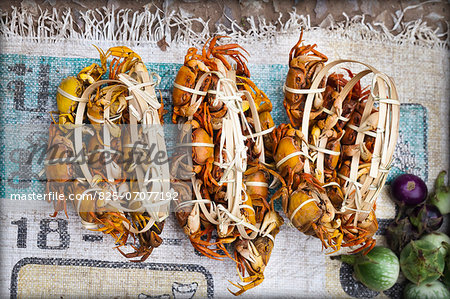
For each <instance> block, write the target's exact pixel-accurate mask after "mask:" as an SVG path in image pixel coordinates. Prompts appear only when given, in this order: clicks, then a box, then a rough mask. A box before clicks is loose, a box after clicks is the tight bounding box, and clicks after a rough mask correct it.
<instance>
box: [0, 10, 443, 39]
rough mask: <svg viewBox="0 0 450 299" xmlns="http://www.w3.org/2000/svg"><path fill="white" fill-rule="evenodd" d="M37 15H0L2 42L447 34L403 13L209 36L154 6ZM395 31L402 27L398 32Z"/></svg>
mask: <svg viewBox="0 0 450 299" xmlns="http://www.w3.org/2000/svg"><path fill="white" fill-rule="evenodd" d="M409 8H410V7H408V8H406V9H409ZM406 9H405V10H406ZM405 10H404V11H405ZM39 11H40V12H39V14H38V16H35V15H33V14H32V13H30V12H29V11H26V10H22V9H21V8H17V7H13V8H12V10H11V12H10V13H9V14H8V13H7V12H3V11H0V15H1V20H0V36H1V38H2V39H3V40H4V41H7V42H8V41H17V40H23V41H25V40H26V41H32V42H37V43H39V42H44V41H45V42H55V43H56V42H61V41H76V42H77V43H89V44H91V43H92V42H102V41H105V42H122V43H127V44H130V45H132V46H134V45H140V44H149V43H150V44H155V46H156V43H157V42H158V41H159V40H161V39H163V38H164V39H165V40H166V42H167V43H168V45H169V46H171V45H172V44H178V43H186V44H190V45H194V46H195V45H201V44H203V43H204V41H205V40H206V39H207V38H209V37H210V36H211V35H214V34H226V35H228V36H230V37H231V38H232V40H233V41H242V40H245V41H246V42H248V43H252V42H262V41H263V42H265V43H276V41H277V39H278V38H279V37H280V36H283V35H289V34H298V32H299V31H300V29H305V30H306V31H308V30H317V29H320V28H321V29H326V30H327V31H329V32H330V34H331V35H334V36H337V37H343V38H348V39H350V40H356V41H361V40H370V41H380V42H385V43H393V44H414V45H419V46H424V47H427V48H435V47H438V48H448V46H449V32H448V30H447V32H445V33H441V34H439V33H437V31H438V29H432V28H431V27H429V26H428V25H427V24H426V22H423V21H422V20H420V19H419V20H416V21H411V22H403V21H402V17H403V12H404V11H403V12H402V13H401V14H400V16H399V17H398V18H397V19H394V22H395V25H394V28H393V29H394V30H390V29H388V28H387V27H386V26H385V25H384V24H382V23H372V24H369V23H366V22H365V20H364V16H354V17H352V18H350V17H348V16H347V15H346V14H345V13H344V16H345V17H346V20H345V21H343V22H335V21H334V20H333V18H332V16H331V15H329V16H328V17H327V18H326V19H325V20H324V21H323V22H322V23H321V25H320V26H319V27H312V26H311V24H310V18H309V16H304V15H299V14H297V12H296V10H295V9H294V11H292V12H291V13H290V14H289V15H290V17H289V20H288V21H286V22H282V21H281V14H280V17H279V19H278V20H277V21H276V22H275V23H271V22H269V23H268V22H267V21H266V20H265V19H264V17H257V18H254V17H253V16H252V17H249V18H247V22H248V24H249V26H250V28H249V29H247V30H246V29H244V28H243V27H242V26H239V24H238V23H237V22H236V21H235V20H231V19H230V20H229V21H230V22H231V25H230V26H229V27H226V26H225V25H223V24H220V25H218V26H217V30H216V32H215V33H211V32H210V30H209V24H208V22H209V21H205V20H203V19H202V18H192V17H191V18H186V17H183V16H182V15H180V14H179V13H176V12H171V13H169V14H166V13H165V12H164V11H162V10H161V9H159V8H157V7H156V12H154V13H152V12H151V11H150V10H149V8H148V7H145V10H144V11H132V10H130V9H120V10H117V9H108V8H105V7H103V8H101V9H94V10H87V11H85V12H79V11H71V10H70V8H68V9H64V10H57V9H55V8H54V9H53V10H52V11H51V12H49V11H48V10H42V9H41V8H39ZM448 27H449V26H448V23H447V28H448ZM399 28H403V29H402V30H398V29H399ZM394 32H397V33H394Z"/></svg>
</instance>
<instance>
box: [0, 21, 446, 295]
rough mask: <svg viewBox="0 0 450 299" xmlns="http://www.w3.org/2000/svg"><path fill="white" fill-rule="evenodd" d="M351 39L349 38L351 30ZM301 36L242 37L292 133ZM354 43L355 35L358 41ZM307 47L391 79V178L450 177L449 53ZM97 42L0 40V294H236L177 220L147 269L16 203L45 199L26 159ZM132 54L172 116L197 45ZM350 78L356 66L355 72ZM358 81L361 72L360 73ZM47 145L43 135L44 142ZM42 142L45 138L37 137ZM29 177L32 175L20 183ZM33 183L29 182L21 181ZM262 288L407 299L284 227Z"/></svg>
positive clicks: (323, 40) (372, 46) (101, 239)
mask: <svg viewBox="0 0 450 299" xmlns="http://www.w3.org/2000/svg"><path fill="white" fill-rule="evenodd" d="M348 30H350V31H351V28H350V29H348ZM298 33H299V32H298V31H297V32H286V33H285V34H283V35H280V36H279V37H277V38H276V39H273V38H272V39H270V42H269V41H267V42H265V41H264V40H259V41H255V40H251V39H245V38H244V37H240V39H239V37H237V39H238V42H239V43H241V44H242V45H243V46H244V47H245V48H246V49H247V50H248V51H249V52H250V53H251V54H252V56H251V57H250V59H249V68H250V71H251V74H252V78H253V80H254V82H255V83H256V84H257V85H258V86H259V87H260V88H261V89H262V90H263V91H265V92H266V94H267V95H268V97H269V98H270V99H271V101H272V103H273V106H274V109H273V113H272V115H273V117H274V119H275V123H276V124H280V123H284V122H287V117H286V114H285V111H284V109H283V105H282V100H283V94H282V84H283V82H284V79H285V76H286V73H287V70H288V68H287V61H288V53H289V50H290V47H292V45H294V44H295V43H296V41H297V39H298ZM356 36H357V35H356ZM304 38H305V40H306V41H307V42H308V43H317V44H318V49H319V50H320V51H321V52H322V53H325V54H326V55H327V56H328V57H329V59H330V60H333V59H338V58H352V59H356V60H360V61H364V62H367V63H369V64H372V65H373V66H374V67H376V68H377V69H379V70H381V71H383V72H385V73H386V74H388V75H389V76H391V77H393V78H394V80H395V81H396V84H397V87H398V92H399V95H400V101H401V103H402V105H401V113H400V116H401V120H400V137H399V142H398V145H397V149H396V152H395V156H394V158H395V161H394V165H393V168H392V171H391V174H390V176H389V180H391V179H392V177H394V176H396V175H398V174H399V173H402V172H409V173H414V174H417V175H419V176H421V177H422V178H423V179H425V180H426V181H427V182H428V185H429V187H431V185H432V182H433V180H434V178H435V177H436V175H437V173H438V172H439V171H440V170H442V169H449V151H448V141H449V134H448V132H449V118H448V112H449V94H450V93H449V86H448V85H447V80H448V74H449V55H448V54H449V53H448V50H447V49H445V48H443V47H427V46H424V45H414V44H412V43H410V42H403V43H398V42H393V41H383V40H381V39H373V40H368V39H367V38H364V37H361V38H358V37H356V38H355V34H353V35H348V34H347V35H346V36H343V35H342V34H336V31H330V30H325V29H315V30H310V31H308V32H306V34H305V37H304ZM91 43H92V42H91V41H83V42H74V41H70V40H59V41H56V42H55V41H48V40H40V41H39V42H36V40H30V39H27V38H23V37H20V38H8V39H4V40H2V52H1V54H0V84H1V88H0V99H1V106H0V126H1V128H2V129H1V133H0V150H1V162H0V174H1V183H0V198H2V200H1V214H0V225H1V227H2V236H1V240H2V241H1V243H0V250H1V260H2V267H1V273H0V286H1V289H0V294H1V295H2V297H3V296H12V297H30V296H31V297H35V296H40V297H44V298H50V297H61V296H63V297H80V296H86V297H94V296H95V297H101V296H108V297H109V296H118V297H130V298H169V297H174V298H190V297H191V296H195V297H199V298H201V297H213V296H215V297H223V296H227V295H229V293H228V291H227V288H228V287H231V285H230V284H229V283H228V280H231V281H234V282H237V281H238V280H239V278H238V276H237V274H236V269H235V264H234V263H233V261H231V260H224V261H215V260H211V259H208V258H206V257H203V256H201V255H199V254H198V253H196V252H195V251H194V249H193V248H192V246H191V245H190V243H189V241H188V240H187V239H186V237H185V236H184V234H183V232H182V231H181V229H180V228H178V227H177V225H176V224H175V221H174V216H173V215H172V216H171V217H170V218H169V220H168V221H167V222H168V223H167V224H166V226H165V228H164V231H163V234H162V237H163V239H164V243H163V245H162V246H160V247H159V248H157V249H156V250H155V251H154V252H153V253H152V255H151V256H150V258H149V259H148V260H147V261H146V262H145V263H131V262H129V261H127V260H126V259H125V258H123V257H122V256H121V255H120V254H119V253H118V252H117V251H116V250H114V249H113V246H114V244H113V242H112V239H111V238H110V237H108V236H104V235H102V234H101V233H98V232H92V231H88V230H85V229H83V228H82V227H81V224H80V221H79V220H78V218H77V216H76V214H75V212H74V210H73V209H71V208H70V209H69V218H66V217H65V216H64V215H63V214H59V215H58V217H56V218H51V217H50V216H49V215H50V214H51V213H52V205H51V204H49V203H47V202H44V201H34V202H30V201H14V200H10V196H11V194H14V193H20V194H29V193H32V192H35V193H43V192H44V185H43V183H42V182H40V181H39V180H38V179H37V174H38V173H39V172H40V171H41V169H42V164H39V163H38V162H37V161H36V160H37V159H32V161H30V160H29V159H27V157H28V156H29V153H30V151H31V150H32V147H33V142H35V140H37V138H39V137H40V134H43V133H42V132H45V130H43V129H42V128H46V127H48V124H49V123H50V122H51V119H50V115H49V113H48V112H49V111H52V110H56V101H55V95H56V89H57V86H58V84H59V82H60V81H61V79H63V78H65V77H67V76H69V75H75V74H77V73H78V71H79V70H80V69H81V68H82V67H84V66H86V65H89V64H91V63H92V62H96V61H98V60H96V59H93V58H94V57H97V53H96V50H95V49H93V47H92V46H91V45H90V44H91ZM95 44H97V45H99V46H101V47H102V48H103V49H105V50H106V49H107V48H108V47H109V46H116V45H127V46H130V47H132V48H133V49H134V50H136V52H138V53H139V54H140V55H141V56H142V57H143V59H144V61H145V62H146V65H147V67H148V68H149V69H150V70H151V71H155V72H157V73H158V74H159V75H160V76H161V77H162V83H161V85H160V89H161V91H162V94H163V98H164V102H165V103H166V105H167V106H168V110H169V111H171V105H170V103H171V90H172V83H173V81H174V78H175V75H176V72H177V70H178V68H179V67H180V63H181V62H182V61H183V58H184V53H185V52H186V50H187V48H188V47H189V46H190V45H189V42H188V41H186V42H184V43H181V42H180V43H172V44H171V45H170V47H169V48H168V50H167V51H166V52H163V51H161V50H160V49H159V48H158V47H157V46H156V45H155V43H151V42H148V43H142V44H140V45H136V44H127V43H125V42H123V43H120V44H119V43H117V42H114V41H107V40H106V41H105V40H103V41H98V42H95ZM349 67H350V68H352V67H353V66H352V65H349ZM356 70H357V69H356ZM44 135H45V134H44ZM41 137H43V138H46V136H41ZM24 174H26V175H24ZM24 177H27V178H32V179H31V180H28V179H27V180H24V179H23V178H24ZM386 190H387V187H385V188H384V190H383V192H382V193H381V195H380V198H379V199H378V202H377V217H378V218H379V224H380V229H379V231H378V233H377V235H376V238H377V240H378V242H379V244H383V243H384V239H383V234H384V231H385V227H386V225H387V224H388V223H389V221H390V220H391V219H392V218H393V217H394V215H395V208H394V206H393V204H392V203H391V201H390V200H389V198H388V195H387V191H386ZM265 277H266V278H265V280H264V282H263V283H262V284H261V285H260V286H259V287H257V288H255V289H252V290H251V291H249V292H247V293H246V294H244V295H243V296H242V297H261V296H264V297H267V296H284V297H306V298H310V297H356V298H362V297H377V298H381V297H386V296H388V297H391V298H397V297H399V294H400V293H399V292H400V290H401V288H400V286H399V285H396V286H394V287H393V288H392V289H390V290H388V291H385V292H384V293H383V292H382V293H378V292H374V291H370V290H368V289H367V288H365V287H364V286H362V285H361V284H360V283H357V282H355V281H354V279H353V277H352V273H351V269H350V267H348V266H347V265H343V264H341V263H340V262H337V261H333V260H331V259H330V258H329V257H328V256H326V255H325V254H324V253H323V252H322V251H321V244H320V242H319V241H318V240H317V239H315V238H311V237H307V236H305V235H303V234H301V233H299V232H298V231H297V230H296V229H295V228H293V227H291V226H289V225H284V226H283V227H282V229H281V232H280V233H279V235H278V236H277V238H276V244H275V247H274V249H273V252H272V257H271V259H270V262H269V265H268V267H267V268H266V271H265Z"/></svg>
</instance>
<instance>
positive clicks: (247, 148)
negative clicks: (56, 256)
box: [47, 35, 378, 295]
mask: <svg viewBox="0 0 450 299" xmlns="http://www.w3.org/2000/svg"><path fill="white" fill-rule="evenodd" d="M223 38H224V37H222V36H217V37H214V38H213V39H211V40H209V41H207V42H206V43H205V45H204V46H203V48H202V49H196V48H190V49H189V50H188V51H187V55H186V56H185V61H184V64H183V66H181V68H180V69H179V71H178V74H177V76H176V78H175V82H174V86H173V97H172V101H173V113H172V121H173V123H176V124H178V126H179V128H180V134H179V136H178V143H177V147H176V148H177V150H176V153H175V155H174V157H173V158H172V159H171V163H172V165H171V169H170V177H171V188H173V190H175V191H176V192H177V193H178V194H179V197H178V199H177V200H176V201H174V205H175V215H176V218H177V220H178V223H179V224H180V226H181V227H182V228H183V231H184V233H185V234H186V235H187V236H188V237H189V240H190V242H191V243H192V245H193V247H194V248H195V249H196V250H197V251H198V252H200V253H201V254H203V255H205V256H207V257H209V258H212V259H221V258H225V257H228V258H230V259H232V260H233V261H235V262H236V264H237V270H238V274H239V277H240V279H241V280H242V282H243V284H235V283H233V285H234V286H235V287H237V291H236V292H234V293H233V294H234V295H239V294H242V293H243V292H245V291H246V290H248V289H251V288H253V287H255V286H257V285H258V284H260V283H261V282H262V281H263V280H264V269H265V267H266V266H267V264H268V261H269V258H270V255H271V252H272V249H273V247H274V241H275V237H276V235H277V233H278V232H279V230H280V227H281V226H282V224H283V222H284V221H283V218H282V217H281V216H280V214H279V213H278V212H277V211H276V210H275V208H274V202H275V201H277V200H278V199H280V198H281V202H282V209H283V211H284V213H285V215H286V217H287V219H289V222H290V223H291V224H292V225H293V226H295V227H296V228H297V229H298V230H300V231H301V232H303V233H305V234H307V235H312V236H315V237H317V238H319V239H320V241H321V242H322V246H323V248H325V249H328V251H329V253H334V252H337V251H338V250H340V248H341V247H350V248H352V250H353V251H352V253H355V252H359V251H363V252H364V253H367V252H369V251H370V250H371V249H372V248H373V246H374V245H375V240H374V239H373V236H374V234H375V232H376V231H377V229H378V224H377V220H376V217H375V204H373V207H371V209H370V211H369V212H367V213H357V212H355V211H357V210H358V209H357V208H358V207H357V201H356V200H355V190H351V189H350V187H349V185H348V184H347V183H346V178H348V176H349V171H350V158H351V157H352V156H353V154H354V153H355V152H357V151H358V152H359V153H360V161H359V164H360V165H359V168H358V169H359V171H358V180H363V179H364V176H366V175H368V169H369V167H370V161H371V159H372V153H373V151H374V140H375V138H374V137H372V136H371V134H367V135H365V137H364V139H363V142H362V143H361V144H356V143H355V139H356V135H357V130H358V129H360V128H361V127H363V126H364V127H365V128H366V129H367V130H373V129H375V128H376V126H377V123H376V122H377V119H378V115H377V114H378V112H377V111H376V109H373V110H372V112H371V113H370V116H369V117H368V118H367V119H365V120H364V122H362V121H361V115H362V111H363V110H364V108H365V103H366V100H367V98H368V94H369V90H365V89H363V88H362V87H361V85H360V83H359V82H358V83H357V84H356V85H354V87H353V88H352V89H351V91H350V92H349V93H348V95H347V96H346V97H345V98H344V99H341V97H338V95H339V92H340V91H341V90H342V88H343V87H344V86H345V85H346V83H347V82H348V78H352V77H353V74H352V72H351V71H350V70H348V69H345V70H344V71H343V72H342V73H332V74H330V75H329V76H328V77H324V79H323V80H322V81H321V83H320V84H319V89H320V92H317V96H316V97H315V98H314V102H313V106H312V109H311V113H310V115H309V129H308V134H307V135H305V134H303V133H302V128H301V126H302V120H303V111H304V106H305V102H306V97H307V95H308V93H307V92H302V91H304V90H308V89H309V88H310V87H311V84H312V81H313V80H314V78H315V76H316V75H317V73H318V72H320V71H321V70H322V68H323V67H324V65H325V63H326V62H327V57H326V56H325V55H323V54H321V53H320V52H318V51H317V50H316V49H315V47H316V45H304V44H302V35H301V36H300V39H299V41H298V43H297V44H296V45H295V46H294V47H293V48H292V50H291V51H290V53H289V72H288V74H287V78H286V82H285V85H284V91H285V97H284V107H285V109H286V112H287V115H288V117H289V120H290V124H281V125H279V126H278V127H276V126H275V124H274V122H273V119H272V117H271V114H270V113H271V110H272V103H271V101H270V100H269V99H268V97H267V96H266V95H265V93H264V92H263V91H261V90H260V89H259V88H258V87H257V86H256V85H255V84H254V83H253V82H252V81H251V79H250V72H249V70H248V68H247V66H246V55H248V53H247V51H246V50H245V49H243V48H242V47H241V46H239V45H238V44H222V45H218V42H222V41H223V40H224V39H223ZM100 53H101V62H102V64H101V66H99V65H96V64H94V65H92V66H90V67H87V68H85V69H83V70H82V71H81V72H80V73H79V74H78V76H77V77H76V78H75V77H70V78H69V79H66V80H64V81H63V82H62V83H61V85H60V87H59V91H60V93H59V94H58V98H57V101H58V110H59V120H58V123H59V124H60V126H54V127H52V129H51V132H50V133H51V134H50V142H49V146H56V148H57V149H58V151H59V152H60V153H62V156H64V155H65V156H67V155H69V156H70V155H74V153H75V149H74V145H73V144H71V143H70V141H69V140H68V138H67V136H66V134H68V133H67V130H66V129H65V127H64V126H65V125H67V124H73V123H76V121H75V119H76V117H78V118H81V119H82V121H81V123H83V122H84V123H91V124H104V125H105V127H108V128H109V130H110V131H112V132H114V125H115V124H127V123H130V121H131V117H132V115H135V114H137V115H135V116H134V117H135V119H134V123H136V122H137V123H140V122H143V121H144V120H145V119H146V114H145V113H146V112H148V110H149V107H150V108H151V107H153V110H152V109H150V110H152V113H153V114H152V117H153V118H152V119H151V120H152V121H153V122H156V123H160V122H161V121H162V115H163V109H162V101H158V100H157V97H156V96H155V93H154V87H155V85H156V83H157V82H156V83H155V82H153V79H152V78H151V77H152V76H150V79H149V76H148V74H147V75H145V76H144V75H142V74H143V73H147V70H146V68H145V66H144V64H143V63H142V61H141V59H140V57H139V56H138V55H137V54H136V53H134V52H133V51H132V50H130V49H128V48H125V47H117V48H112V49H110V50H108V51H107V52H106V54H105V53H103V52H102V51H101V50H100ZM110 55H112V56H114V59H113V61H112V62H111V64H110V67H109V78H110V80H104V81H102V80H100V79H101V77H102V76H103V75H104V74H105V73H106V71H107V58H108V57H109V56H110ZM138 75H139V76H138ZM142 77H145V78H144V79H145V80H143V78H142ZM149 81H150V83H148V84H144V85H142V83H143V82H144V83H145V82H149ZM127 82H128V83H129V84H127ZM152 82H153V83H154V84H151V83H152ZM139 84H141V85H139ZM133 85H137V87H133ZM130 87H131V88H130ZM61 90H63V91H62V92H61ZM136 91H139V92H141V93H144V94H145V93H150V95H151V96H150V100H149V99H146V100H145V101H137V99H138V98H139V97H138V96H137V95H135V92H136ZM68 94H69V95H68ZM132 95H134V96H135V98H134V100H135V102H133V105H132V104H131V101H132V99H131V100H130V96H132ZM141 102H142V103H141ZM81 103H85V105H86V106H87V109H86V114H83V113H84V109H81V111H80V108H79V107H77V105H80V104H81ZM141 104H142V105H141ZM140 105H141V106H140ZM136 108H137V109H136ZM136 110H137V111H136ZM150 118H151V117H150ZM147 122H149V120H147ZM358 126H359V128H358ZM95 128H96V127H95ZM95 130H97V131H96V132H92V135H97V136H98V138H92V139H91V142H90V143H95V144H88V146H87V150H88V154H90V155H100V154H101V153H99V152H98V151H97V152H96V151H91V152H90V151H89V150H90V149H91V148H93V146H94V145H96V144H97V143H100V144H103V141H102V139H101V138H100V134H102V132H103V130H106V129H105V128H103V129H101V128H100V127H98V128H97V129H95ZM95 130H94V131H95ZM137 133H138V134H137V135H142V134H143V135H145V134H144V133H143V132H137ZM132 135H133V134H132V133H129V134H119V133H117V134H115V135H114V133H112V134H111V140H110V146H111V147H112V148H114V149H115V150H116V152H121V153H122V155H123V156H132V155H135V154H136V153H134V152H133V151H132V150H131V149H130V148H129V147H127V145H128V144H129V143H130V142H131V141H136V140H132V139H133V138H131V137H132ZM134 139H136V137H135V138H134ZM305 144H307V145H308V146H309V151H308V152H306V153H305V151H304V150H302V146H304V145H305ZM75 147H76V146H75ZM320 147H321V148H325V152H324V155H323V169H318V168H317V167H316V166H315V165H316V162H317V159H318V157H317V156H318V155H317V151H315V149H317V148H320ZM103 166H104V165H103ZM89 167H90V168H91V169H89V170H90V171H91V172H90V173H92V177H90V178H89V179H86V178H85V179H81V180H80V179H75V180H73V182H72V183H71V184H67V182H68V181H69V180H70V178H71V177H73V173H74V172H77V171H79V170H76V169H74V167H73V166H72V165H70V164H61V163H60V164H55V165H53V164H50V165H48V166H47V177H48V178H50V180H49V183H48V188H49V189H52V190H55V189H56V190H58V191H61V192H66V193H68V192H73V193H77V192H78V193H83V192H84V193H86V192H92V190H95V189H101V190H105V189H107V190H119V191H120V192H128V191H130V190H139V189H142V188H147V187H150V188H152V187H154V186H153V184H155V180H151V179H148V178H147V179H146V180H145V181H144V182H141V181H140V180H139V171H138V170H139V169H137V168H139V167H136V165H135V164H133V163H131V164H130V165H128V167H125V169H124V170H122V171H117V173H114V171H112V172H113V173H112V174H111V173H109V174H108V173H107V171H105V169H104V167H103V168H102V165H100V164H99V165H90V166H89ZM140 167H143V169H140V172H141V176H142V173H146V174H148V172H149V171H148V169H149V167H148V165H147V168H146V166H145V165H144V166H140ZM305 167H307V168H308V171H305ZM89 170H88V171H89ZM110 172H111V171H110ZM49 174H50V176H49ZM51 174H53V175H51ZM80 176H81V174H80V173H79V174H78V175H76V176H75V177H80ZM88 176H89V175H88ZM84 177H86V175H85V176H84ZM51 178H54V179H53V180H52V179H51ZM269 187H270V188H273V189H277V190H274V192H273V193H272V194H273V195H272V196H271V197H270V198H269V194H270V192H269ZM61 188H62V189H64V188H65V189H64V190H62V189H61ZM344 203H345V204H344ZM88 204H90V205H94V206H93V207H90V208H91V209H89V212H82V210H81V209H80V205H88ZM74 205H75V206H76V209H77V211H79V215H80V217H81V219H82V222H83V224H85V226H86V227H88V228H90V229H97V230H101V231H103V232H104V233H106V234H109V235H111V236H113V237H114V238H115V240H116V244H117V245H118V249H119V250H120V251H121V252H122V253H123V251H122V250H121V249H120V248H119V247H121V246H123V245H125V244H126V242H127V239H128V238H129V237H130V236H131V237H132V238H133V239H135V240H137V241H138V243H137V244H135V245H133V247H134V248H135V251H134V252H133V253H129V254H125V253H123V254H124V255H125V256H127V257H142V258H141V259H140V260H138V261H144V260H145V259H146V258H147V257H148V256H149V255H150V253H151V251H152V249H153V248H155V247H157V246H159V245H160V244H161V242H162V241H163V240H162V239H161V237H160V236H159V235H160V233H161V230H162V227H163V224H164V219H165V218H166V217H167V216H168V215H167V211H161V210H159V211H156V212H155V210H154V209H153V207H152V206H150V207H148V206H145V205H144V204H142V202H140V201H126V203H125V202H123V203H121V204H120V205H117V204H116V205H115V206H113V207H109V208H110V209H108V210H105V209H104V206H105V202H102V201H100V200H97V201H94V202H84V201H78V202H76V201H75V202H74ZM63 208H64V209H65V208H66V207H65V205H64V207H63V206H61V205H60V204H59V205H57V206H56V210H57V211H58V210H61V209H63ZM111 208H112V209H111Z"/></svg>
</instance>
